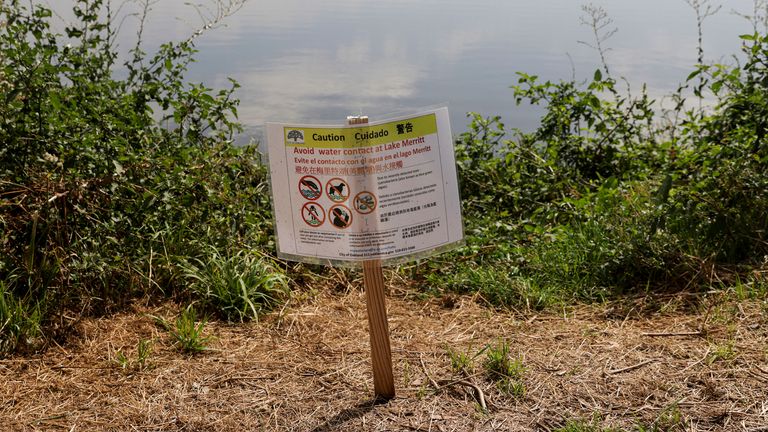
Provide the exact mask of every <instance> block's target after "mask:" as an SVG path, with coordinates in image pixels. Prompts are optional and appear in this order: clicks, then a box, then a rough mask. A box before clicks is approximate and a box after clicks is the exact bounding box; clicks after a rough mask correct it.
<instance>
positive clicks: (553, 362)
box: [0, 288, 768, 432]
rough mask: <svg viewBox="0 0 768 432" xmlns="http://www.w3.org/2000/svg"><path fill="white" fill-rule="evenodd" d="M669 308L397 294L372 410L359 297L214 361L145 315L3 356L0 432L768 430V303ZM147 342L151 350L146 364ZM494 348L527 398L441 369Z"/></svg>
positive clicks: (234, 334)
mask: <svg viewBox="0 0 768 432" xmlns="http://www.w3.org/2000/svg"><path fill="white" fill-rule="evenodd" d="M679 303H680V300H679V299H669V302H668V304H665V305H662V306H664V307H660V308H658V309H659V310H658V311H657V312H653V313H649V312H647V311H646V312H643V313H641V314H638V313H637V311H636V310H637V309H639V308H634V307H631V306H626V305H622V306H613V307H610V306H609V307H605V306H603V307H587V306H583V307H578V308H575V309H572V310H568V311H566V312H562V313H555V312H547V313H536V314H533V313H529V314H518V313H509V312H498V311H493V310H490V309H488V308H486V307H484V306H481V305H479V304H478V301H477V299H476V298H471V297H452V298H446V299H435V298H430V299H427V300H420V299H414V298H413V293H412V292H408V291H398V292H393V293H390V296H389V298H388V309H389V318H390V331H391V337H392V354H393V364H394V369H395V371H394V372H395V380H396V388H397V397H396V398H395V399H394V400H392V401H389V402H388V403H384V404H374V403H373V401H372V400H371V398H372V396H373V388H372V377H371V366H370V358H369V355H370V353H369V346H368V334H367V321H366V312H365V297H364V295H363V293H362V292H360V291H359V290H357V289H351V288H350V289H348V290H347V291H346V292H335V293H328V292H326V293H324V294H321V295H318V296H317V297H315V298H313V299H311V300H307V301H304V302H303V303H301V304H298V303H296V302H294V303H289V304H288V305H286V307H285V308H284V309H282V310H281V311H279V312H276V313H274V314H273V315H272V316H269V317H266V318H265V319H264V320H262V321H261V322H259V323H249V324H238V325H230V324H225V323H218V322H211V323H209V324H208V325H207V327H206V334H208V335H212V336H214V337H215V340H214V341H213V342H212V343H211V345H210V347H211V348H212V349H211V350H210V351H208V352H206V353H203V354H200V355H194V356H190V355H185V354H182V353H180V352H179V351H178V350H176V349H175V348H174V347H173V346H172V341H171V338H170V337H169V335H168V333H167V332H166V331H165V330H164V329H163V328H162V327H160V326H158V325H157V324H156V322H155V320H154V318H153V316H163V317H166V318H172V317H173V316H174V315H175V314H177V313H178V307H176V306H174V305H165V306H163V307H147V306H136V307H135V310H133V311H131V312H125V313H121V314H119V315H116V316H112V317H108V318H100V319H89V320H85V321H83V322H81V323H80V324H79V325H78V332H79V338H78V340H77V341H76V342H72V343H71V344H69V345H67V346H64V347H54V348H51V349H49V350H48V352H46V353H45V354H43V355H40V356H39V357H33V358H30V357H26V358H11V359H6V360H2V361H0V381H1V382H2V383H3V384H2V385H0V422H1V424H2V427H0V428H2V429H3V430H13V431H27V430H30V431H31V430H66V431H92V430H136V431H158V430H163V431H182V430H183V431H244V430H268V431H293V430H297V431H333V430H339V431H342V430H343V431H357V430H360V431H384V430H387V431H393V430H397V431H399V430H414V431H486V430H487V431H491V430H505V431H507V430H508V431H517V430H521V431H522V430H525V431H528V430H552V429H556V428H559V427H563V426H565V425H566V424H567V422H569V421H575V420H576V421H582V422H587V423H589V424H595V425H600V426H601V427H608V426H611V427H621V428H626V429H632V428H635V427H638V426H645V427H648V426H652V425H655V426H657V427H658V428H659V430H675V429H679V430H686V431H710V430H711V431H720V430H723V431H725V430H728V431H736V430H741V431H753V432H756V431H766V430H768V429H767V428H766V425H768V325H767V324H768V312H767V310H768V307H767V306H766V303H765V302H758V301H743V302H738V303H729V302H723V301H711V302H709V303H708V301H704V300H700V301H699V303H700V304H699V305H698V306H697V307H696V308H679V307H676V305H677V304H679ZM686 304H690V301H687V302H686ZM686 309H687V310H686ZM142 339H145V340H151V341H152V352H151V354H150V355H149V357H148V359H147V361H146V363H145V366H144V367H141V366H140V365H139V363H138V361H137V358H138V357H137V356H138V353H137V347H138V343H139V341H140V340H142ZM498 343H506V344H508V345H509V347H510V352H511V355H512V356H514V357H519V358H520V359H521V360H522V362H523V365H524V366H525V372H524V376H523V384H524V387H525V392H524V394H523V395H522V396H518V397H515V396H512V395H510V394H508V393H505V392H503V391H502V390H500V389H499V387H498V386H497V383H496V381H494V379H493V378H492V377H489V376H488V374H487V373H486V372H485V370H484V367H483V362H484V359H485V353H481V354H480V355H478V356H477V357H476V358H475V359H474V361H473V362H472V366H473V367H472V368H471V369H470V370H469V371H468V372H466V373H461V372H458V371H455V370H454V369H453V368H452V367H451V361H450V358H449V356H448V354H447V352H448V350H449V349H450V350H453V351H454V352H463V353H467V354H468V355H469V356H474V355H475V354H476V353H478V352H479V351H480V350H481V349H482V348H483V347H485V346H486V345H488V344H491V345H493V344H498ZM118 352H121V353H123V354H124V355H125V357H126V358H127V359H128V365H127V366H126V367H122V366H121V365H120V362H119V361H118V359H117V356H118V354H117V353H118ZM470 384H471V385H470ZM478 390H479V391H478ZM480 393H482V396H483V399H484V401H485V402H486V404H487V411H486V412H484V411H483V410H482V408H481V406H480V398H479V396H480Z"/></svg>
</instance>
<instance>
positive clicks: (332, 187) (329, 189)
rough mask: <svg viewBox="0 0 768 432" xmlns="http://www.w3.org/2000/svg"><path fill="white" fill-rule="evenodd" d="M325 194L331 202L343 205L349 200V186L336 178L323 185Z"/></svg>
mask: <svg viewBox="0 0 768 432" xmlns="http://www.w3.org/2000/svg"><path fill="white" fill-rule="evenodd" d="M325 192H326V193H327V194H328V198H330V199H331V201H333V202H336V203H343V202H344V201H346V200H347V198H349V184H348V183H347V182H345V181H344V180H342V179H340V178H338V177H336V178H332V179H330V180H328V184H326V185H325Z"/></svg>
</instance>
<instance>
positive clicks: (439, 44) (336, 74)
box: [49, 0, 753, 139]
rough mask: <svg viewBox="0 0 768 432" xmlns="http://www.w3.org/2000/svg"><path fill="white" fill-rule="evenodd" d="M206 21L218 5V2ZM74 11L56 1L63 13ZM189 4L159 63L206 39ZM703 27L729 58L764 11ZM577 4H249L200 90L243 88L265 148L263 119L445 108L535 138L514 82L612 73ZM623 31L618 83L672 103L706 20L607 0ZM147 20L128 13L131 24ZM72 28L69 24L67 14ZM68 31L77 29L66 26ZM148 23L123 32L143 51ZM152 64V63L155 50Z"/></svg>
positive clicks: (649, 2)
mask: <svg viewBox="0 0 768 432" xmlns="http://www.w3.org/2000/svg"><path fill="white" fill-rule="evenodd" d="M197 1H208V2H209V3H205V4H204V7H203V8H202V9H198V10H201V11H203V14H204V15H205V14H208V12H205V8H206V7H210V6H211V4H212V3H211V2H210V0H197ZM70 2H71V0H68V1H66V2H62V1H61V0H56V1H55V2H53V0H49V3H53V4H55V8H56V9H63V8H64V5H65V4H68V3H70ZM185 3H186V2H185V1H184V0H159V1H157V2H156V3H155V4H154V5H153V6H152V9H153V10H152V11H151V13H150V16H149V19H148V21H147V22H146V26H145V33H144V34H145V40H146V41H147V48H148V51H150V49H151V48H152V47H153V46H156V45H157V44H159V43H161V42H163V41H167V40H182V39H185V38H186V37H188V36H189V35H190V34H191V33H192V32H193V31H194V30H195V29H196V28H198V27H200V25H201V24H200V23H201V18H200V16H199V14H198V11H197V10H196V9H195V8H193V7H190V6H189V5H185ZM723 3H726V4H724V5H723V7H722V9H721V10H720V11H719V13H718V14H716V15H715V16H712V17H709V18H707V19H706V21H705V22H704V52H705V56H706V59H707V60H708V61H718V60H724V61H727V60H729V57H728V56H730V55H731V54H734V53H737V52H738V50H739V45H740V41H739V39H738V37H737V36H738V35H739V34H742V33H748V32H751V31H752V25H751V24H750V22H749V21H747V20H746V19H744V18H743V17H739V16H737V15H736V14H734V13H733V11H738V12H741V13H751V12H752V10H753V1H752V0H725V1H724V2H723ZM582 4H584V3H583V2H580V1H575V0H545V1H533V0H472V1H466V0H410V1H406V0H389V1H371V0H327V1H318V0H281V1H258V0H249V1H246V2H245V4H244V5H243V7H242V8H241V9H240V10H239V11H238V12H237V13H236V14H234V15H232V16H230V17H228V18H227V19H225V20H224V22H223V24H224V25H222V26H219V27H218V28H215V29H212V30H210V31H208V32H206V33H205V34H204V35H202V36H201V37H200V38H198V39H197V42H196V46H197V48H198V49H199V50H200V52H199V54H198V55H197V62H196V63H194V64H193V65H192V67H191V68H190V70H189V74H188V78H189V79H190V80H192V81H196V82H204V83H206V84H207V85H208V86H211V87H225V86H227V85H228V81H227V77H232V78H234V79H235V80H237V81H238V82H240V84H241V85H242V88H241V89H240V90H239V91H238V93H237V95H238V96H239V98H240V99H241V103H242V105H241V107H240V110H239V111H240V120H241V121H242V122H243V123H244V124H245V125H246V134H245V136H244V137H243V139H248V138H249V137H255V138H256V139H259V138H260V136H261V128H262V125H263V124H264V122H265V121H296V122H313V123H314V122H321V123H339V122H341V121H342V120H343V119H344V118H345V116H346V115H348V114H360V113H362V114H367V115H370V116H371V117H377V116H381V115H384V114H387V113H392V112H399V111H404V110H412V109H416V108H419V107H424V106H430V105H435V104H447V105H448V107H449V109H450V111H451V119H452V126H453V129H454V132H460V131H462V130H464V129H465V127H466V124H467V120H466V116H465V114H466V112H467V111H476V112H480V113H482V114H485V115H493V114H498V115H501V116H502V118H503V120H504V121H505V123H506V124H507V125H508V126H515V127H520V128H523V129H531V128H533V127H535V125H536V124H537V119H538V117H539V115H540V114H541V110H540V109H536V108H532V107H527V106H524V107H516V106H515V103H514V99H513V93H512V90H511V89H509V86H510V85H512V84H514V83H515V82H516V76H515V72H516V71H525V72H527V73H530V74H536V75H539V76H540V77H541V78H543V79H550V80H560V79H570V78H571V77H572V76H575V77H576V78H577V79H585V78H588V77H591V76H592V74H593V73H594V70H595V69H596V68H597V67H598V66H599V65H600V58H599V56H598V54H597V52H596V51H595V50H593V49H592V48H590V47H588V46H586V45H584V44H582V43H579V41H585V42H589V43H593V36H592V31H591V29H590V28H589V27H588V26H585V25H583V24H581V23H580V17H582V16H584V15H585V14H584V12H583V11H582V10H581V5H582ZM593 4H594V5H596V6H602V7H603V8H604V9H605V10H606V11H607V13H608V14H609V15H610V17H611V18H612V19H613V24H612V26H611V27H616V28H618V32H617V33H616V34H615V35H614V36H613V37H612V38H611V39H609V40H608V41H607V42H606V43H605V44H606V46H607V47H610V49H611V50H610V51H609V52H608V53H607V62H608V65H609V67H610V69H611V72H612V74H613V75H614V76H621V77H624V78H626V79H627V80H628V81H629V82H630V83H632V85H633V86H634V88H635V90H636V91H637V90H639V88H640V87H639V86H640V85H641V84H642V83H647V85H648V92H649V93H650V94H651V95H652V96H654V97H657V98H661V97H663V96H664V95H667V94H669V93H670V92H671V91H673V90H674V89H675V88H677V85H678V84H679V83H680V82H681V81H683V80H684V79H685V77H686V76H687V75H688V73H689V72H690V71H691V70H692V66H693V65H694V64H695V63H696V58H697V53H696V47H697V31H696V19H695V14H694V11H693V10H692V9H691V8H690V7H689V6H688V5H687V4H686V3H685V2H684V1H683V0H644V1H636V0H613V1H608V0H605V1H596V2H594V3H593ZM132 10H136V6H135V4H133V3H128V4H127V5H126V7H125V8H124V9H123V11H122V13H123V14H126V13H128V12H130V11H132ZM62 16H64V17H65V16H66V13H65V12H62ZM64 19H66V18H64ZM137 23H138V20H137V19H135V18H130V17H129V18H128V19H126V20H125V22H124V24H123V27H122V29H121V39H120V42H121V44H122V46H123V48H126V47H128V46H130V45H131V44H132V43H133V40H134V36H133V34H134V33H135V30H136V28H137ZM150 52H151V51H150Z"/></svg>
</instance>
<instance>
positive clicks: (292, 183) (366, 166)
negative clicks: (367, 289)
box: [267, 108, 463, 262]
mask: <svg viewBox="0 0 768 432" xmlns="http://www.w3.org/2000/svg"><path fill="white" fill-rule="evenodd" d="M267 145H268V157H269V165H270V177H271V182H272V193H273V205H274V213H275V222H276V224H275V226H276V230H277V239H278V241H277V245H278V254H279V255H280V256H281V257H283V258H286V259H292V260H298V261H312V262H317V261H326V262H327V261H331V262H332V261H362V260H370V259H382V260H385V262H391V261H402V260H404V259H406V258H407V257H410V256H411V255H414V254H421V255H425V254H429V253H432V252H434V251H441V250H444V249H446V248H448V247H450V246H453V245H456V244H458V243H459V242H461V241H462V238H463V232H462V222H461V206H460V202H459V193H458V183H457V181H456V165H455V160H454V154H453V137H452V135H451V129H450V124H449V121H448V110H447V108H440V109H437V110H433V111H428V112H422V113H418V114H415V115H413V116H408V117H400V118H394V119H389V120H384V121H379V122H371V123H367V124H361V125H352V126H348V125H338V126H321V125H301V124H283V123H268V124H267ZM324 209H327V211H325V210H324Z"/></svg>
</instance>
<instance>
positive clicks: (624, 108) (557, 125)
mask: <svg viewBox="0 0 768 432" xmlns="http://www.w3.org/2000/svg"><path fill="white" fill-rule="evenodd" d="M742 39H743V40H744V42H745V45H744V56H745V58H746V60H745V61H744V62H742V63H741V64H737V65H735V66H726V65H711V66H705V65H700V66H699V67H698V68H697V70H696V71H695V72H694V73H692V74H691V75H690V76H689V77H688V80H689V81H690V80H694V79H696V81H697V83H698V86H696V89H695V94H694V97H701V94H702V92H703V91H706V90H708V91H710V92H711V93H713V94H714V95H715V96H716V97H717V104H716V106H715V107H714V108H712V109H707V108H704V109H699V110H697V109H688V110H687V109H686V108H685V106H686V104H685V97H684V95H683V92H684V91H685V88H686V86H682V87H681V88H680V89H679V90H678V93H676V94H675V95H674V98H673V99H674V100H676V101H677V102H678V104H677V106H676V108H674V109H673V112H672V113H671V117H673V118H675V117H676V118H684V119H685V120H684V121H683V122H682V123H679V124H675V123H671V124H667V123H661V122H658V121H657V119H658V117H657V114H656V112H657V111H660V110H661V109H660V108H659V107H657V106H656V105H655V102H654V101H653V100H650V99H649V98H648V97H647V95H646V94H645V91H644V90H643V91H641V92H640V93H639V94H638V95H637V96H635V97H630V96H628V95H623V94H621V92H619V91H618V90H617V89H616V87H615V85H616V83H615V81H614V80H613V79H612V78H610V77H607V78H606V77H604V76H603V75H602V73H601V72H600V71H596V72H595V74H594V77H593V78H592V79H591V80H589V81H588V82H586V83H578V82H573V81H566V82H559V83H553V82H543V83H542V82H540V81H539V80H538V78H537V77H536V76H531V75H528V74H524V73H520V74H519V80H518V84H517V85H516V86H514V87H513V88H514V94H515V97H516V100H517V102H518V103H522V102H523V101H527V102H529V103H532V104H545V108H546V112H545V114H544V116H543V117H542V119H541V124H540V126H539V127H538V128H537V129H536V130H535V131H533V132H531V133H521V132H520V131H514V130H513V131H511V133H507V131H506V129H505V128H504V125H503V124H502V123H501V119H500V118H498V117H489V118H484V117H482V116H480V115H477V114H471V117H472V121H471V124H470V126H469V130H468V131H467V132H466V133H464V134H462V135H461V136H460V137H459V139H458V141H457V143H456V155H457V159H458V160H457V164H458V171H459V176H460V183H461V194H462V201H463V206H464V208H463V210H464V216H465V226H466V232H467V235H468V240H467V246H466V247H465V248H463V249H462V250H460V251H457V252H454V253H453V256H452V258H453V259H448V260H444V261H443V262H442V263H443V264H446V263H447V264H448V265H450V266H451V267H452V271H450V272H443V273H442V274H432V275H429V274H427V275H425V277H426V278H427V279H428V281H432V284H433V285H440V284H442V285H443V287H444V288H448V289H453V290H459V291H479V292H481V293H483V294H484V298H486V299H489V300H490V301H492V302H493V303H495V304H497V305H500V306H514V307H517V305H519V303H520V299H522V298H526V294H525V293H521V290H520V287H521V286H523V287H536V290H535V291H536V292H540V293H546V294H547V297H548V298H549V299H550V302H551V300H552V299H560V300H563V299H570V298H577V299H581V300H588V301H595V300H601V299H605V298H609V297H611V296H615V295H617V294H621V293H632V292H645V291H646V290H648V289H651V290H659V289H661V290H669V289H679V288H688V289H690V288H693V289H696V288H697V287H700V286H704V287H709V286H710V285H711V284H712V283H713V282H714V280H716V278H713V276H714V275H717V274H718V273H722V274H723V275H733V274H746V273H747V272H749V271H750V270H751V269H757V268H759V267H760V266H762V265H764V257H765V256H766V255H768V241H766V228H768V226H767V224H768V177H766V176H765V173H766V172H768V166H766V164H768V146H766V144H765V143H766V139H765V132H766V126H768V94H766V86H765V82H767V81H768V68H767V67H766V66H765V65H766V64H768V37H766V36H765V35H757V34H756V35H751V36H743V37H742ZM431 268H432V267H430V266H425V270H430V269H431ZM705 268H711V269H712V271H703V270H705ZM489 294H490V295H489ZM513 299H516V300H513Z"/></svg>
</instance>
